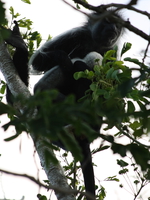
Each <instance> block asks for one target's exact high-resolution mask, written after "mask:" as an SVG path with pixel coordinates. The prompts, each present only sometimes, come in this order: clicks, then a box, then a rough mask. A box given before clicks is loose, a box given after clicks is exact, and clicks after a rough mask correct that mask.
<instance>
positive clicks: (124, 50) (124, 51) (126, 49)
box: [121, 42, 132, 56]
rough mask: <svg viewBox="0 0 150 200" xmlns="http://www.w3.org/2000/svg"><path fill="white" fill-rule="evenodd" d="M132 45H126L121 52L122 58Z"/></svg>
mask: <svg viewBox="0 0 150 200" xmlns="http://www.w3.org/2000/svg"><path fill="white" fill-rule="evenodd" d="M131 46H132V44H131V43H128V42H127V43H124V45H123V48H122V50H121V56H122V55H123V54H124V53H126V52H127V51H129V49H131Z"/></svg>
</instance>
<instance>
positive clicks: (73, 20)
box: [0, 0, 150, 200]
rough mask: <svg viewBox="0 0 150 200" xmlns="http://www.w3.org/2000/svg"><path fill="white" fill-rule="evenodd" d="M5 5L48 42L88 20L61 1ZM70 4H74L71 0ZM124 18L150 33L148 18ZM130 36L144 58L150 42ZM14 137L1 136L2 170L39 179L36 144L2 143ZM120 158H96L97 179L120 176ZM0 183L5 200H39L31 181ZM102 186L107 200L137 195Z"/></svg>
mask: <svg viewBox="0 0 150 200" xmlns="http://www.w3.org/2000/svg"><path fill="white" fill-rule="evenodd" d="M5 2H6V6H7V8H9V7H10V6H13V7H14V9H15V11H16V12H19V13H20V14H21V17H26V18H29V19H31V20H32V21H33V23H34V24H33V27H34V30H37V31H39V32H40V33H41V35H42V36H43V38H45V39H46V38H47V36H48V34H50V35H51V36H56V35H58V34H60V33H62V32H64V31H66V30H68V29H71V28H73V27H76V26H80V25H82V24H83V23H84V21H86V17H85V16H84V15H83V14H81V13H80V12H77V11H75V10H73V9H72V8H70V7H69V6H68V5H66V4H64V3H63V2H62V1H61V0H53V1H51V0H43V1H38V0H31V3H32V4H31V5H28V4H25V3H23V2H21V0H5ZM68 2H72V1H71V0H68ZM88 2H89V3H91V4H93V5H99V4H100V3H109V2H111V1H110V0H102V1H100V0H89V1H88ZM127 2H129V1H128V0H122V1H121V0H120V1H119V0H118V1H117V0H116V1H113V3H127ZM138 8H139V9H142V10H147V11H148V12H150V1H149V0H139V4H138ZM123 16H124V18H125V19H129V20H130V21H131V22H132V23H133V24H134V26H137V27H138V28H140V29H141V30H143V31H144V32H146V33H149V32H150V23H149V21H148V19H147V18H146V17H143V16H141V15H139V14H136V13H133V12H129V11H123ZM127 33H128V32H127ZM127 33H126V34H125V35H124V36H123V38H122V40H123V42H131V43H133V50H132V54H133V55H134V57H136V56H137V57H139V56H140V55H139V54H138V52H139V51H140V49H141V48H143V49H144V48H145V47H146V45H147V42H146V41H145V40H142V39H140V38H139V37H138V36H135V35H134V34H131V33H130V34H127ZM2 121H3V120H2ZM0 130H1V129H0ZM1 132H2V131H1ZM11 134H12V131H11V132H9V133H7V135H5V136H4V134H0V154H2V157H0V168H2V169H6V170H10V171H14V172H18V173H26V174H30V175H32V174H33V175H34V176H35V177H36V173H37V170H36V166H35V163H34V160H33V148H32V147H33V144H32V141H29V140H28V139H27V138H26V137H25V136H22V137H21V139H16V140H15V141H13V142H11V143H5V142H2V138H4V137H7V136H8V135H11ZM23 141H26V142H23ZM19 144H21V152H19ZM27 149H28V151H27ZM31 152H32V155H31ZM107 156H108V157H109V160H108V161H107V160H106V159H105V158H106V157H107ZM116 158H117V156H112V155H111V153H110V152H108V153H105V154H103V153H102V154H100V155H98V156H96V157H95V159H94V162H95V161H96V160H98V161H100V160H102V164H100V165H99V166H98V168H96V169H95V171H96V177H97V176H98V178H99V179H100V180H103V179H105V178H106V177H108V176H113V175H117V173H118V170H119V168H114V166H116V160H115V159H116ZM39 166H40V165H39ZM101 172H102V173H101ZM44 179H45V177H44ZM0 184H1V185H0V198H4V193H5V195H6V198H11V199H12V198H14V199H21V197H22V195H25V196H26V198H25V200H31V199H32V200H36V199H37V198H36V196H35V195H36V194H37V193H38V188H37V187H36V186H35V185H34V184H32V183H29V182H28V181H27V180H22V179H21V178H16V177H11V178H10V177H9V176H0ZM101 184H102V185H104V186H105V187H106V190H107V189H108V193H107V197H106V199H105V200H110V199H113V200H133V196H132V195H130V194H129V193H128V192H126V191H125V190H124V189H120V188H119V187H118V184H117V183H112V182H111V183H110V182H107V184H106V183H105V182H102V183H101ZM127 190H129V188H127ZM146 194H147V193H146Z"/></svg>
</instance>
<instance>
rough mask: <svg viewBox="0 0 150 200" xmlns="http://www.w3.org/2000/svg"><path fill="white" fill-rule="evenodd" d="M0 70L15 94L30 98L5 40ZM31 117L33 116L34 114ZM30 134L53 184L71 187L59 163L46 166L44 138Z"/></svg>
mask: <svg viewBox="0 0 150 200" xmlns="http://www.w3.org/2000/svg"><path fill="white" fill-rule="evenodd" d="M0 37H1V36H0ZM0 41H2V38H0ZM0 70H1V72H2V73H3V75H4V77H5V80H6V82H7V84H8V87H9V88H10V90H11V92H12V94H13V95H14V96H17V95H19V94H21V95H23V96H24V98H25V99H28V98H29V97H30V96H31V94H30V92H29V90H28V88H27V87H26V85H25V84H24V83H23V82H22V81H21V80H20V77H19V76H18V73H17V71H16V69H15V66H14V65H13V62H12V60H11V58H10V55H9V53H8V51H7V49H6V45H5V43H4V42H2V43H1V44H0ZM17 109H19V110H20V111H21V112H23V111H24V109H25V105H20V104H18V105H17ZM35 110H36V108H35ZM30 117H31V118H32V117H33V116H30ZM30 135H31V137H32V139H33V141H34V144H35V147H36V150H37V152H38V155H39V158H40V161H41V163H42V166H43V168H44V170H45V172H46V175H47V177H48V180H49V181H50V183H51V184H52V186H55V188H62V189H64V190H68V189H70V187H69V185H68V183H67V179H66V177H65V175H64V173H63V170H62V168H61V166H60V165H59V164H57V165H56V164H53V163H52V162H50V163H49V164H48V165H47V166H46V156H45V148H47V147H45V146H44V144H43V138H40V139H39V138H38V139H37V137H36V133H30ZM48 151H51V153H53V151H52V150H50V149H48ZM53 155H54V153H53ZM54 156H55V155H54ZM55 194H56V196H57V198H58V199H59V200H74V197H73V195H72V194H64V193H62V192H59V191H58V190H55Z"/></svg>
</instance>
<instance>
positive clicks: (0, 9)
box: [0, 1, 7, 25]
mask: <svg viewBox="0 0 150 200" xmlns="http://www.w3.org/2000/svg"><path fill="white" fill-rule="evenodd" d="M4 5H5V4H4V3H3V2H1V1H0V25H5V24H6V23H7V20H6V18H5V8H4Z"/></svg>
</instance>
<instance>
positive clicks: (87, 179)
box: [79, 139, 95, 200]
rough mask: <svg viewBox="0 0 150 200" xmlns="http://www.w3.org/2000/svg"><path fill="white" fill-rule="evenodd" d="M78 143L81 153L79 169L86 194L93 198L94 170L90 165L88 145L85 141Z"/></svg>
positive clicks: (90, 158)
mask: <svg viewBox="0 0 150 200" xmlns="http://www.w3.org/2000/svg"><path fill="white" fill-rule="evenodd" d="M79 143H80V145H81V149H82V153H83V160H82V161H81V168H82V172H83V177H84V184H85V189H86V192H87V193H90V194H92V195H93V196H95V179H94V170H93V164H92V157H91V151H90V145H89V142H88V141H87V140H86V139H84V140H81V141H80V142H79ZM87 200H88V198H87Z"/></svg>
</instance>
